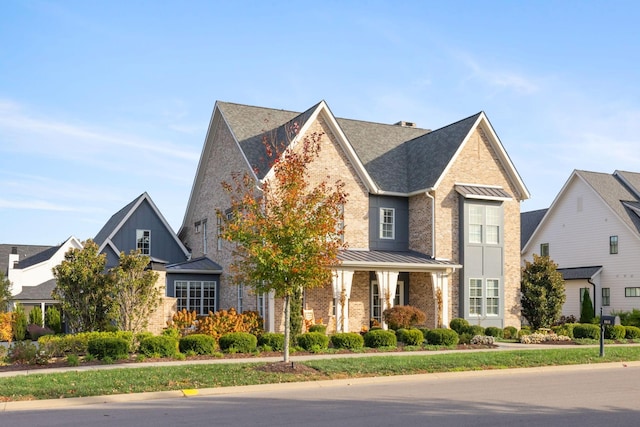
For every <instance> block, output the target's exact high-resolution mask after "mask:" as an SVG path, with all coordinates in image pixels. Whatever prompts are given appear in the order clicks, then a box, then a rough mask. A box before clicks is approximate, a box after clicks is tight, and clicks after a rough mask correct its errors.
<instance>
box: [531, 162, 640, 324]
mask: <svg viewBox="0 0 640 427" xmlns="http://www.w3.org/2000/svg"><path fill="white" fill-rule="evenodd" d="M521 223H522V243H521V244H522V261H523V263H524V262H525V261H532V259H533V254H539V255H549V257H550V258H551V259H552V260H553V261H554V262H555V263H556V264H558V269H559V271H560V272H561V273H562V274H563V277H564V279H565V288H566V294H567V300H566V302H565V304H564V307H563V310H562V314H563V315H565V316H568V315H574V316H576V317H577V318H579V317H580V307H581V299H582V297H583V295H584V292H587V291H588V292H589V294H590V296H591V299H592V301H593V303H594V308H595V311H596V314H597V315H599V314H600V309H601V308H602V312H603V314H605V315H608V314H610V313H611V312H612V311H618V312H619V311H630V310H631V309H634V308H637V309H640V262H639V261H640V173H633V172H623V171H616V172H614V173H613V174H606V173H597V172H588V171H581V170H575V171H574V172H573V173H572V174H571V176H570V177H569V179H568V180H567V182H566V183H565V185H564V186H563V187H562V189H561V190H560V192H559V193H558V195H557V196H556V198H555V200H554V201H553V203H552V204H551V206H550V207H549V209H547V210H540V211H533V212H524V213H522V220H521Z"/></svg>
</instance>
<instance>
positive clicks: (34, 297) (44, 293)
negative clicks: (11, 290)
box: [11, 279, 56, 301]
mask: <svg viewBox="0 0 640 427" xmlns="http://www.w3.org/2000/svg"><path fill="white" fill-rule="evenodd" d="M55 287H56V279H50V280H47V281H46V282H43V283H40V284H39V285H36V286H23V287H22V292H20V293H19V294H18V295H16V296H14V297H11V299H13V300H15V301H50V300H53V297H52V296H51V293H52V292H53V289H54V288H55Z"/></svg>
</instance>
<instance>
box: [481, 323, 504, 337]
mask: <svg viewBox="0 0 640 427" xmlns="http://www.w3.org/2000/svg"><path fill="white" fill-rule="evenodd" d="M484 334H485V335H486V336H488V337H494V338H502V334H503V331H502V329H501V328H498V327H496V326H489V327H488V328H486V329H485V330H484Z"/></svg>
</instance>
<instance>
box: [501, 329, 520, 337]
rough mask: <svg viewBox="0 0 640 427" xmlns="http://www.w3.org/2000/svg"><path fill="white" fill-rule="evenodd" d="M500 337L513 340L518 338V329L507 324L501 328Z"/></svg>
mask: <svg viewBox="0 0 640 427" xmlns="http://www.w3.org/2000/svg"><path fill="white" fill-rule="evenodd" d="M502 338H504V339H506V340H514V339H516V338H518V329H517V328H516V327H515V326H507V327H505V328H504V329H503V330H502Z"/></svg>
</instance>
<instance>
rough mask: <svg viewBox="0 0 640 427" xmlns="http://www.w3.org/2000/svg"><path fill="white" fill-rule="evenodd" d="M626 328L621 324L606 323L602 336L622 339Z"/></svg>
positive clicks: (610, 338)
mask: <svg viewBox="0 0 640 427" xmlns="http://www.w3.org/2000/svg"><path fill="white" fill-rule="evenodd" d="M626 332H627V330H626V329H625V327H624V326H622V325H606V326H605V327H604V337H605V338H606V339H609V340H623V339H624V337H625V334H626Z"/></svg>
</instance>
